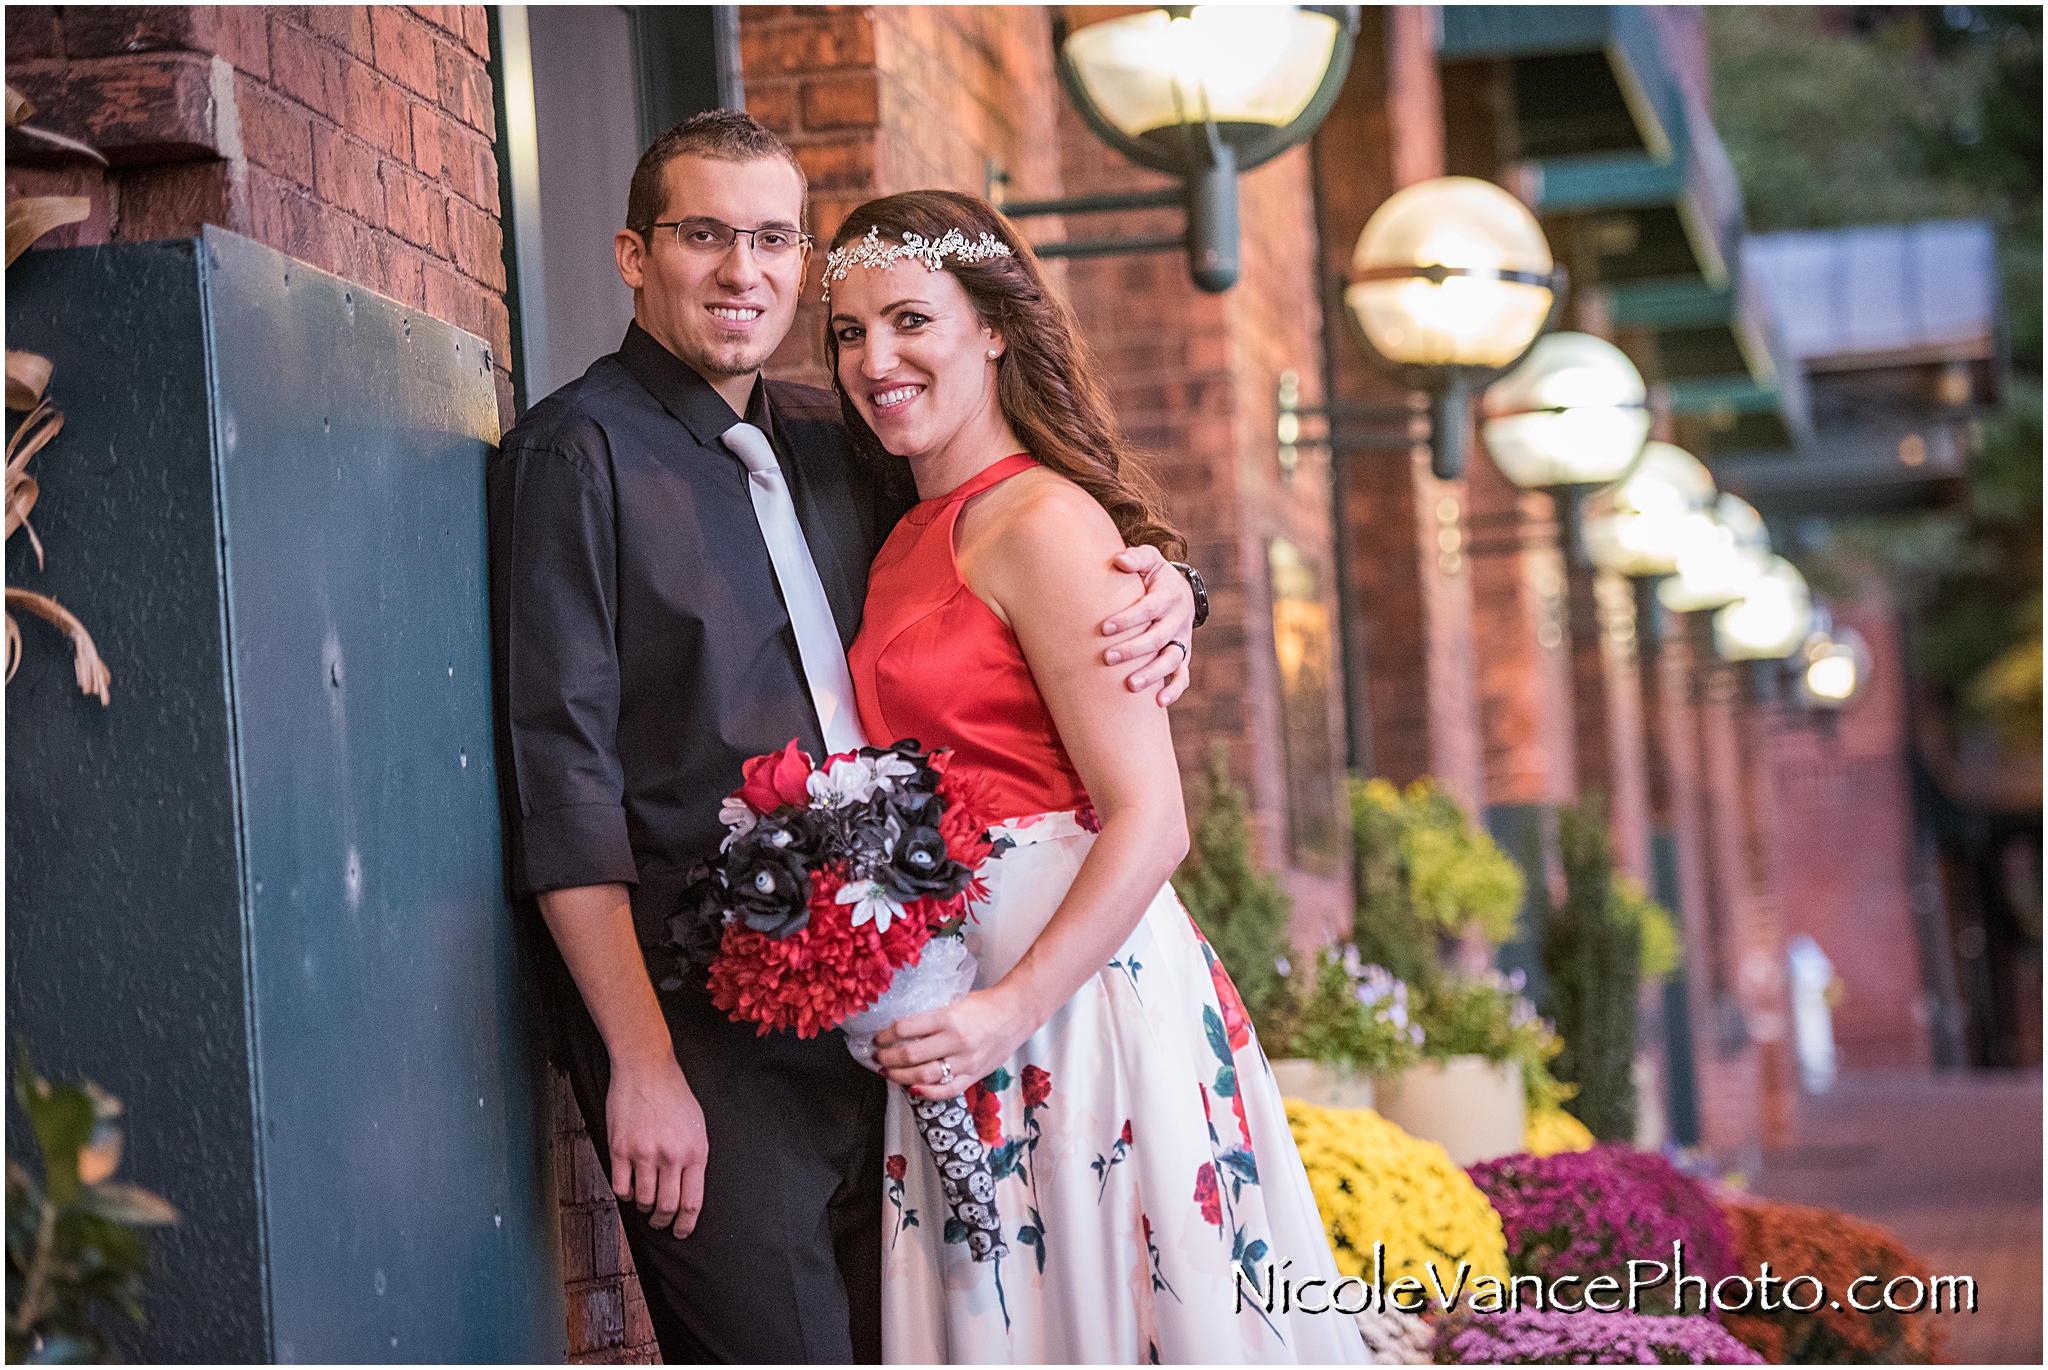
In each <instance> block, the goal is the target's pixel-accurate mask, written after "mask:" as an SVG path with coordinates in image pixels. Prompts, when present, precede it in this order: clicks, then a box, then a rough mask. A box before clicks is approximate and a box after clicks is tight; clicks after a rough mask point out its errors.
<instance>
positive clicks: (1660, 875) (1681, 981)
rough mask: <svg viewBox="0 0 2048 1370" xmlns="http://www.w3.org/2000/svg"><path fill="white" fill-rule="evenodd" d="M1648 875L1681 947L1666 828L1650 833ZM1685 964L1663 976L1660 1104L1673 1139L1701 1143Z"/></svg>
mask: <svg viewBox="0 0 2048 1370" xmlns="http://www.w3.org/2000/svg"><path fill="white" fill-rule="evenodd" d="M1650 875H1651V881H1652V884H1653V885H1654V887H1655V892H1656V900H1657V902H1658V903H1660V904H1662V905H1663V906H1664V908H1665V911H1666V912H1668V913H1669V914H1670V915H1671V923H1672V928H1673V930H1674V931H1676V932H1677V933H1678V935H1679V940H1678V945H1679V947H1680V948H1681V949H1683V947H1684V946H1685V905H1684V902H1683V901H1682V900H1681V899H1680V898H1679V883H1678V838H1677V836H1676V835H1675V834H1674V833H1673V832H1672V831H1671V830H1670V829H1669V828H1661V827H1660V828H1657V829H1655V830H1654V831H1652V832H1651V834H1650ZM1688 974H1689V969H1688V967H1686V966H1685V965H1684V964H1683V963H1681V964H1680V965H1679V968H1678V970H1677V971H1676V972H1674V973H1673V974H1671V975H1668V976H1666V977H1665V979H1664V1109H1665V1112H1666V1114H1667V1116H1668V1117H1669V1120H1670V1123H1671V1138H1672V1140H1673V1141H1675V1142H1677V1143H1678V1144H1679V1145H1680V1146H1698V1145H1699V1144H1700V1137H1701V1135H1702V1134H1701V1130H1700V1071H1699V1061H1698V1058H1697V1057H1696V1056H1695V1055H1694V1052H1693V1043H1692V990H1691V988H1690V984H1689V982H1688V980H1687V976H1688Z"/></svg>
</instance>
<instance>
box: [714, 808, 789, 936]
mask: <svg viewBox="0 0 2048 1370" xmlns="http://www.w3.org/2000/svg"><path fill="white" fill-rule="evenodd" d="M761 826H763V825H757V826H756V828H755V831H754V832H750V833H748V834H747V835H746V837H745V838H743V839H741V840H740V841H739V842H737V843H735V844H734V845H733V848H732V850H731V851H730V852H727V853H726V858H725V890H724V895H725V903H726V907H727V908H730V909H731V910H732V911H733V912H734V913H736V914H738V915H739V917H740V921H741V922H743V923H745V924H746V925H747V926H748V927H750V928H752V929H753V930H754V931H755V932H765V933H767V934H768V935H769V936H770V937H773V938H776V939H778V940H779V939H781V938H784V937H788V936H789V935H790V934H792V933H797V932H802V931H803V930H804V928H805V927H806V926H807V925H808V924H809V923H810V921H811V905H810V899H811V877H810V873H809V872H808V871H806V870H805V869H804V860H803V857H802V856H801V855H799V854H798V853H797V852H796V851H794V850H793V849H792V848H791V847H790V846H777V845H775V844H774V843H773V842H772V841H758V842H757V841H755V840H754V836H755V833H757V832H759V831H760V827H761ZM776 835H779V834H769V836H770V837H771V838H772V837H773V836H776Z"/></svg>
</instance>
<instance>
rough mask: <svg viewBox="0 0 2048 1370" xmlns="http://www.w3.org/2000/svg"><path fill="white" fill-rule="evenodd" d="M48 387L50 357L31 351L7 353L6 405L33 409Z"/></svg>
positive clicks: (11, 407)
mask: <svg viewBox="0 0 2048 1370" xmlns="http://www.w3.org/2000/svg"><path fill="white" fill-rule="evenodd" d="M49 387H50V359H49V358H48V357H39V356H37V355H36V354H35V353H33V352H9V353H8V354H7V407H8V408H9V409H33V408H35V407H36V405H37V403H38V402H40V401H41V400H42V398H43V391H45V390H47V389H49Z"/></svg>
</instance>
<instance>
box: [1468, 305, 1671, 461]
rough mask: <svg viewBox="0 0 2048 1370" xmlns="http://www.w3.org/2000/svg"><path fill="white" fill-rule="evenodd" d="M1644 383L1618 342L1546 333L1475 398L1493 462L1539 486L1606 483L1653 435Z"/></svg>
mask: <svg viewBox="0 0 2048 1370" xmlns="http://www.w3.org/2000/svg"><path fill="white" fill-rule="evenodd" d="M1648 399H1649V388H1648V387H1647V386H1645V385H1644V384H1643V378H1642V376H1641V374H1640V373H1638V372H1637V370H1636V368H1635V364H1634V363H1633V362H1631V361H1630V360H1629V359H1628V357H1627V355H1626V354H1625V353H1623V352H1622V350H1621V349H1620V348H1618V347H1616V346H1615V345H1614V344H1613V343H1611V342H1608V341H1607V340H1605V339H1604V338H1596V337H1593V336H1592V335H1591V334H1588V333H1551V334H1548V335H1546V336H1545V337H1543V338H1541V339H1539V340H1538V341H1537V343H1536V345H1535V346H1534V347H1533V348H1531V349H1530V350H1529V356H1528V358H1527V360H1525V361H1524V362H1523V363H1522V364H1521V365H1520V366H1518V367H1516V368H1515V369H1514V370H1513V371H1512V372H1510V373H1508V375H1507V376H1505V377H1503V378H1502V379H1501V380H1499V381H1496V382H1495V383H1494V384H1493V386H1492V387H1491V388H1489V389H1488V390H1487V392H1486V394H1485V396H1484V397H1483V398H1482V399H1481V400H1480V402H1479V412H1480V414H1481V415H1482V424H1481V428H1480V433H1481V436H1483V437H1484V438H1485V440H1486V450H1487V451H1489V452H1491V453H1492V454H1493V464H1494V465H1496V466H1498V467H1499V468H1500V469H1501V474H1503V475H1505V476H1506V477H1507V478H1508V479H1509V480H1511V481H1513V482H1514V483H1515V484H1517V485H1520V486H1522V487H1524V488H1525V489H1531V490H1537V489H1547V488H1554V487H1556V486H1580V487H1583V486H1589V485H1607V484H1609V483H1611V482H1612V481H1615V480H1617V479H1619V478H1620V477H1621V475H1622V474H1623V473H1624V472H1626V471H1627V470H1628V469H1629V467H1631V466H1633V465H1634V464H1635V461H1636V458H1637V457H1639V456H1640V455H1642V451H1643V440H1644V439H1645V438H1647V437H1649V435H1650V411H1649V408H1648V406H1647V401H1648Z"/></svg>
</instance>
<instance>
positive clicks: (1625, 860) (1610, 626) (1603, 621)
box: [1565, 565, 1650, 885]
mask: <svg viewBox="0 0 2048 1370" xmlns="http://www.w3.org/2000/svg"><path fill="white" fill-rule="evenodd" d="M1565 598H1566V601H1567V604H1568V606H1569V607H1568V610H1567V617H1568V619H1569V620H1570V630H1569V633H1568V636H1569V638H1570V647H1571V672H1572V707H1573V713H1574V726H1573V741H1574V743H1575V744H1576V751H1575V754H1576V757H1577V768H1576V769H1577V772H1578V784H1579V790H1580V792H1581V793H1583V794H1598V795H1600V796H1601V798H1602V800H1603V801H1604V802H1605V804H1606V806H1607V822H1608V829H1609V832H1610V833H1611V835H1612V837H1613V841H1614V858H1615V865H1616V867H1617V868H1618V869H1619V870H1620V871H1621V872H1622V873H1623V874H1624V875H1630V876H1633V877H1635V878H1636V879H1637V880H1640V881H1642V882H1643V883H1644V884H1645V885H1648V884H1649V883H1650V822H1649V774H1648V769H1647V767H1648V758H1647V757H1646V755H1645V746H1646V743H1645V735H1644V727H1643V687H1642V676H1641V673H1640V670H1639V667H1638V664H1637V661H1636V600H1635V591H1634V589H1633V588H1632V587H1631V586H1630V584H1629V582H1628V580H1627V579H1626V578H1625V577H1622V576H1619V575H1616V574H1615V573H1614V572H1612V571H1596V570H1595V569H1593V568H1592V567H1590V566H1577V565H1574V566H1572V567H1571V568H1570V572H1569V575H1568V577H1567V583H1566V594H1565Z"/></svg>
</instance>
